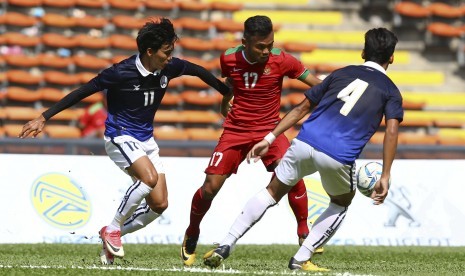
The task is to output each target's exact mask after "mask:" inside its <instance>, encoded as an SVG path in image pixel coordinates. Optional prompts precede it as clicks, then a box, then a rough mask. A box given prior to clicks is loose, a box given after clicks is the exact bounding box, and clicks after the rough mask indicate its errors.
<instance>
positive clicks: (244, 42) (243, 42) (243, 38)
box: [241, 38, 246, 46]
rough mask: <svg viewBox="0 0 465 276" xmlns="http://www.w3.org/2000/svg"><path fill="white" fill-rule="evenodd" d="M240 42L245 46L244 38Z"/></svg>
mask: <svg viewBox="0 0 465 276" xmlns="http://www.w3.org/2000/svg"><path fill="white" fill-rule="evenodd" d="M241 42H242V45H243V46H245V43H246V40H245V38H242V40H241Z"/></svg>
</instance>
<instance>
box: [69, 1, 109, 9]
mask: <svg viewBox="0 0 465 276" xmlns="http://www.w3.org/2000/svg"><path fill="white" fill-rule="evenodd" d="M75 5H76V6H78V7H85V8H103V7H104V6H105V5H108V1H107V0H76V4H75Z"/></svg>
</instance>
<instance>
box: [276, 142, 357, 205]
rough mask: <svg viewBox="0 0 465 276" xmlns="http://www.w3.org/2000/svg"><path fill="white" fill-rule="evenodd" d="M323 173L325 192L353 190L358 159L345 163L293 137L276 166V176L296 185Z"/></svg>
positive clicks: (335, 192)
mask: <svg viewBox="0 0 465 276" xmlns="http://www.w3.org/2000/svg"><path fill="white" fill-rule="evenodd" d="M315 172H319V174H320V177H321V183H322V185H323V188H324V189H325V191H326V192H327V193H328V194H330V195H333V196H336V195H342V194H346V193H349V192H351V191H353V190H355V188H356V182H355V181H356V180H355V162H354V164H353V165H345V164H342V163H341V162H339V161H337V160H335V159H333V158H332V157H330V156H328V155H326V154H325V153H323V152H321V151H318V150H316V149H315V148H313V147H312V146H310V145H309V144H307V143H304V142H302V141H300V140H297V139H293V140H292V143H291V146H290V147H289V149H288V150H287V151H286V154H284V156H283V158H282V159H281V162H279V165H278V166H277V167H276V169H275V173H276V177H277V178H278V179H279V180H280V181H281V182H282V183H284V184H286V185H289V186H294V185H295V184H296V183H297V182H298V181H299V180H300V179H302V178H303V177H304V176H307V175H311V174H313V173H315Z"/></svg>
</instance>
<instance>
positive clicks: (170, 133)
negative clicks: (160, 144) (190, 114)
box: [153, 126, 189, 141]
mask: <svg viewBox="0 0 465 276" xmlns="http://www.w3.org/2000/svg"><path fill="white" fill-rule="evenodd" d="M153 135H154V136H155V139H156V140H181V141H186V140H188V139H189V136H188V134H187V132H186V131H184V130H183V129H181V128H177V127H172V126H162V127H155V128H154V129H153Z"/></svg>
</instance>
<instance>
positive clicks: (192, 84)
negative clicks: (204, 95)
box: [181, 76, 210, 89]
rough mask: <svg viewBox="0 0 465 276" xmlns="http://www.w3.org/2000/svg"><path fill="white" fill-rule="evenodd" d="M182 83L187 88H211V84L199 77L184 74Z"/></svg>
mask: <svg viewBox="0 0 465 276" xmlns="http://www.w3.org/2000/svg"><path fill="white" fill-rule="evenodd" d="M181 78H182V83H183V84H184V87H186V88H188V89H189V88H194V89H195V88H196V89H209V88H210V86H209V85H208V84H206V83H205V82H204V81H203V80H201V79H200V78H198V77H193V76H182V77H181Z"/></svg>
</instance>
